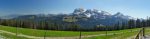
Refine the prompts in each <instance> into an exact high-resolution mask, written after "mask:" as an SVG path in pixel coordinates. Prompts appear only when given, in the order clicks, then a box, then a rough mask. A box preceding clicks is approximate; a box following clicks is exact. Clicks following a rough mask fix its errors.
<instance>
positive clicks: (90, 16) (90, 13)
mask: <svg viewBox="0 0 150 39" xmlns="http://www.w3.org/2000/svg"><path fill="white" fill-rule="evenodd" d="M5 18H7V19H21V20H27V19H32V20H34V21H41V20H46V21H53V22H55V23H58V24H62V23H69V22H70V23H76V24H79V25H81V26H82V27H86V28H90V27H93V26H96V25H113V24H116V23H117V22H119V21H121V22H126V21H128V20H129V19H134V18H133V17H131V16H128V15H124V14H122V13H121V12H117V13H116V14H113V15H112V14H110V13H109V12H107V11H99V10H97V9H86V10H85V9H83V8H76V9H74V11H73V12H72V13H70V14H46V15H45V14H35V15H15V16H14V15H9V16H5V17H1V19H5Z"/></svg>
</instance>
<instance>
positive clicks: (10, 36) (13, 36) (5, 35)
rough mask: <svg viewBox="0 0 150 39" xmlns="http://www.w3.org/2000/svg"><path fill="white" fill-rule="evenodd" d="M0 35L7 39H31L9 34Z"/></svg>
mask: <svg viewBox="0 0 150 39" xmlns="http://www.w3.org/2000/svg"><path fill="white" fill-rule="evenodd" d="M0 35H2V36H4V37H5V39H10V38H11V39H30V38H26V37H20V36H15V35H10V34H7V33H0Z"/></svg>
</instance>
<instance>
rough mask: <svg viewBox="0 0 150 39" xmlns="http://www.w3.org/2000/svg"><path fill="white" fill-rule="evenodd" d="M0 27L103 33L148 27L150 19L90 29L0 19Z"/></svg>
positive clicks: (62, 24)
mask: <svg viewBox="0 0 150 39" xmlns="http://www.w3.org/2000/svg"><path fill="white" fill-rule="evenodd" d="M0 25H4V26H11V27H20V28H29V29H39V30H63V31H79V30H82V31H105V30H122V29H132V28H141V27H149V26H150V19H146V20H140V19H136V20H134V19H130V20H129V21H126V22H119V21H118V23H116V24H114V25H107V26H106V25H103V26H102V25H96V26H94V27H93V28H92V29H83V27H81V26H79V25H78V24H75V22H69V23H57V22H53V21H46V20H42V21H35V20H19V19H0Z"/></svg>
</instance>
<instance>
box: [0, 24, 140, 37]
mask: <svg viewBox="0 0 150 39" xmlns="http://www.w3.org/2000/svg"><path fill="white" fill-rule="evenodd" d="M139 29H140V28H135V29H126V30H116V31H107V35H105V34H106V31H95V32H82V36H90V35H100V34H103V35H100V36H92V37H85V38H83V39H106V38H107V39H113V38H114V39H116V38H117V39H125V38H127V37H131V36H134V35H136V34H137V33H138V32H139ZM0 30H4V31H8V32H12V33H16V27H8V26H2V25H0ZM46 32H47V33H46V37H73V36H79V32H77V31H52V30H47V31H46ZM17 33H20V34H24V35H29V36H36V37H43V36H44V33H45V30H36V29H25V28H18V30H17ZM1 35H3V36H5V37H8V38H16V36H15V35H8V34H6V33H3V34H1ZM17 38H24V39H29V38H25V37H17Z"/></svg>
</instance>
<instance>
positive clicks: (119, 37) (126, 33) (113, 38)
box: [84, 28, 139, 39]
mask: <svg viewBox="0 0 150 39" xmlns="http://www.w3.org/2000/svg"><path fill="white" fill-rule="evenodd" d="M131 30H132V32H131ZM136 30H137V31H136ZM118 32H123V33H121V34H113V35H107V36H96V37H90V38H84V39H127V38H128V37H131V36H135V35H137V33H138V32H139V28H138V29H127V30H120V31H116V32H115V33H118ZM108 33H111V32H108Z"/></svg>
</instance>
